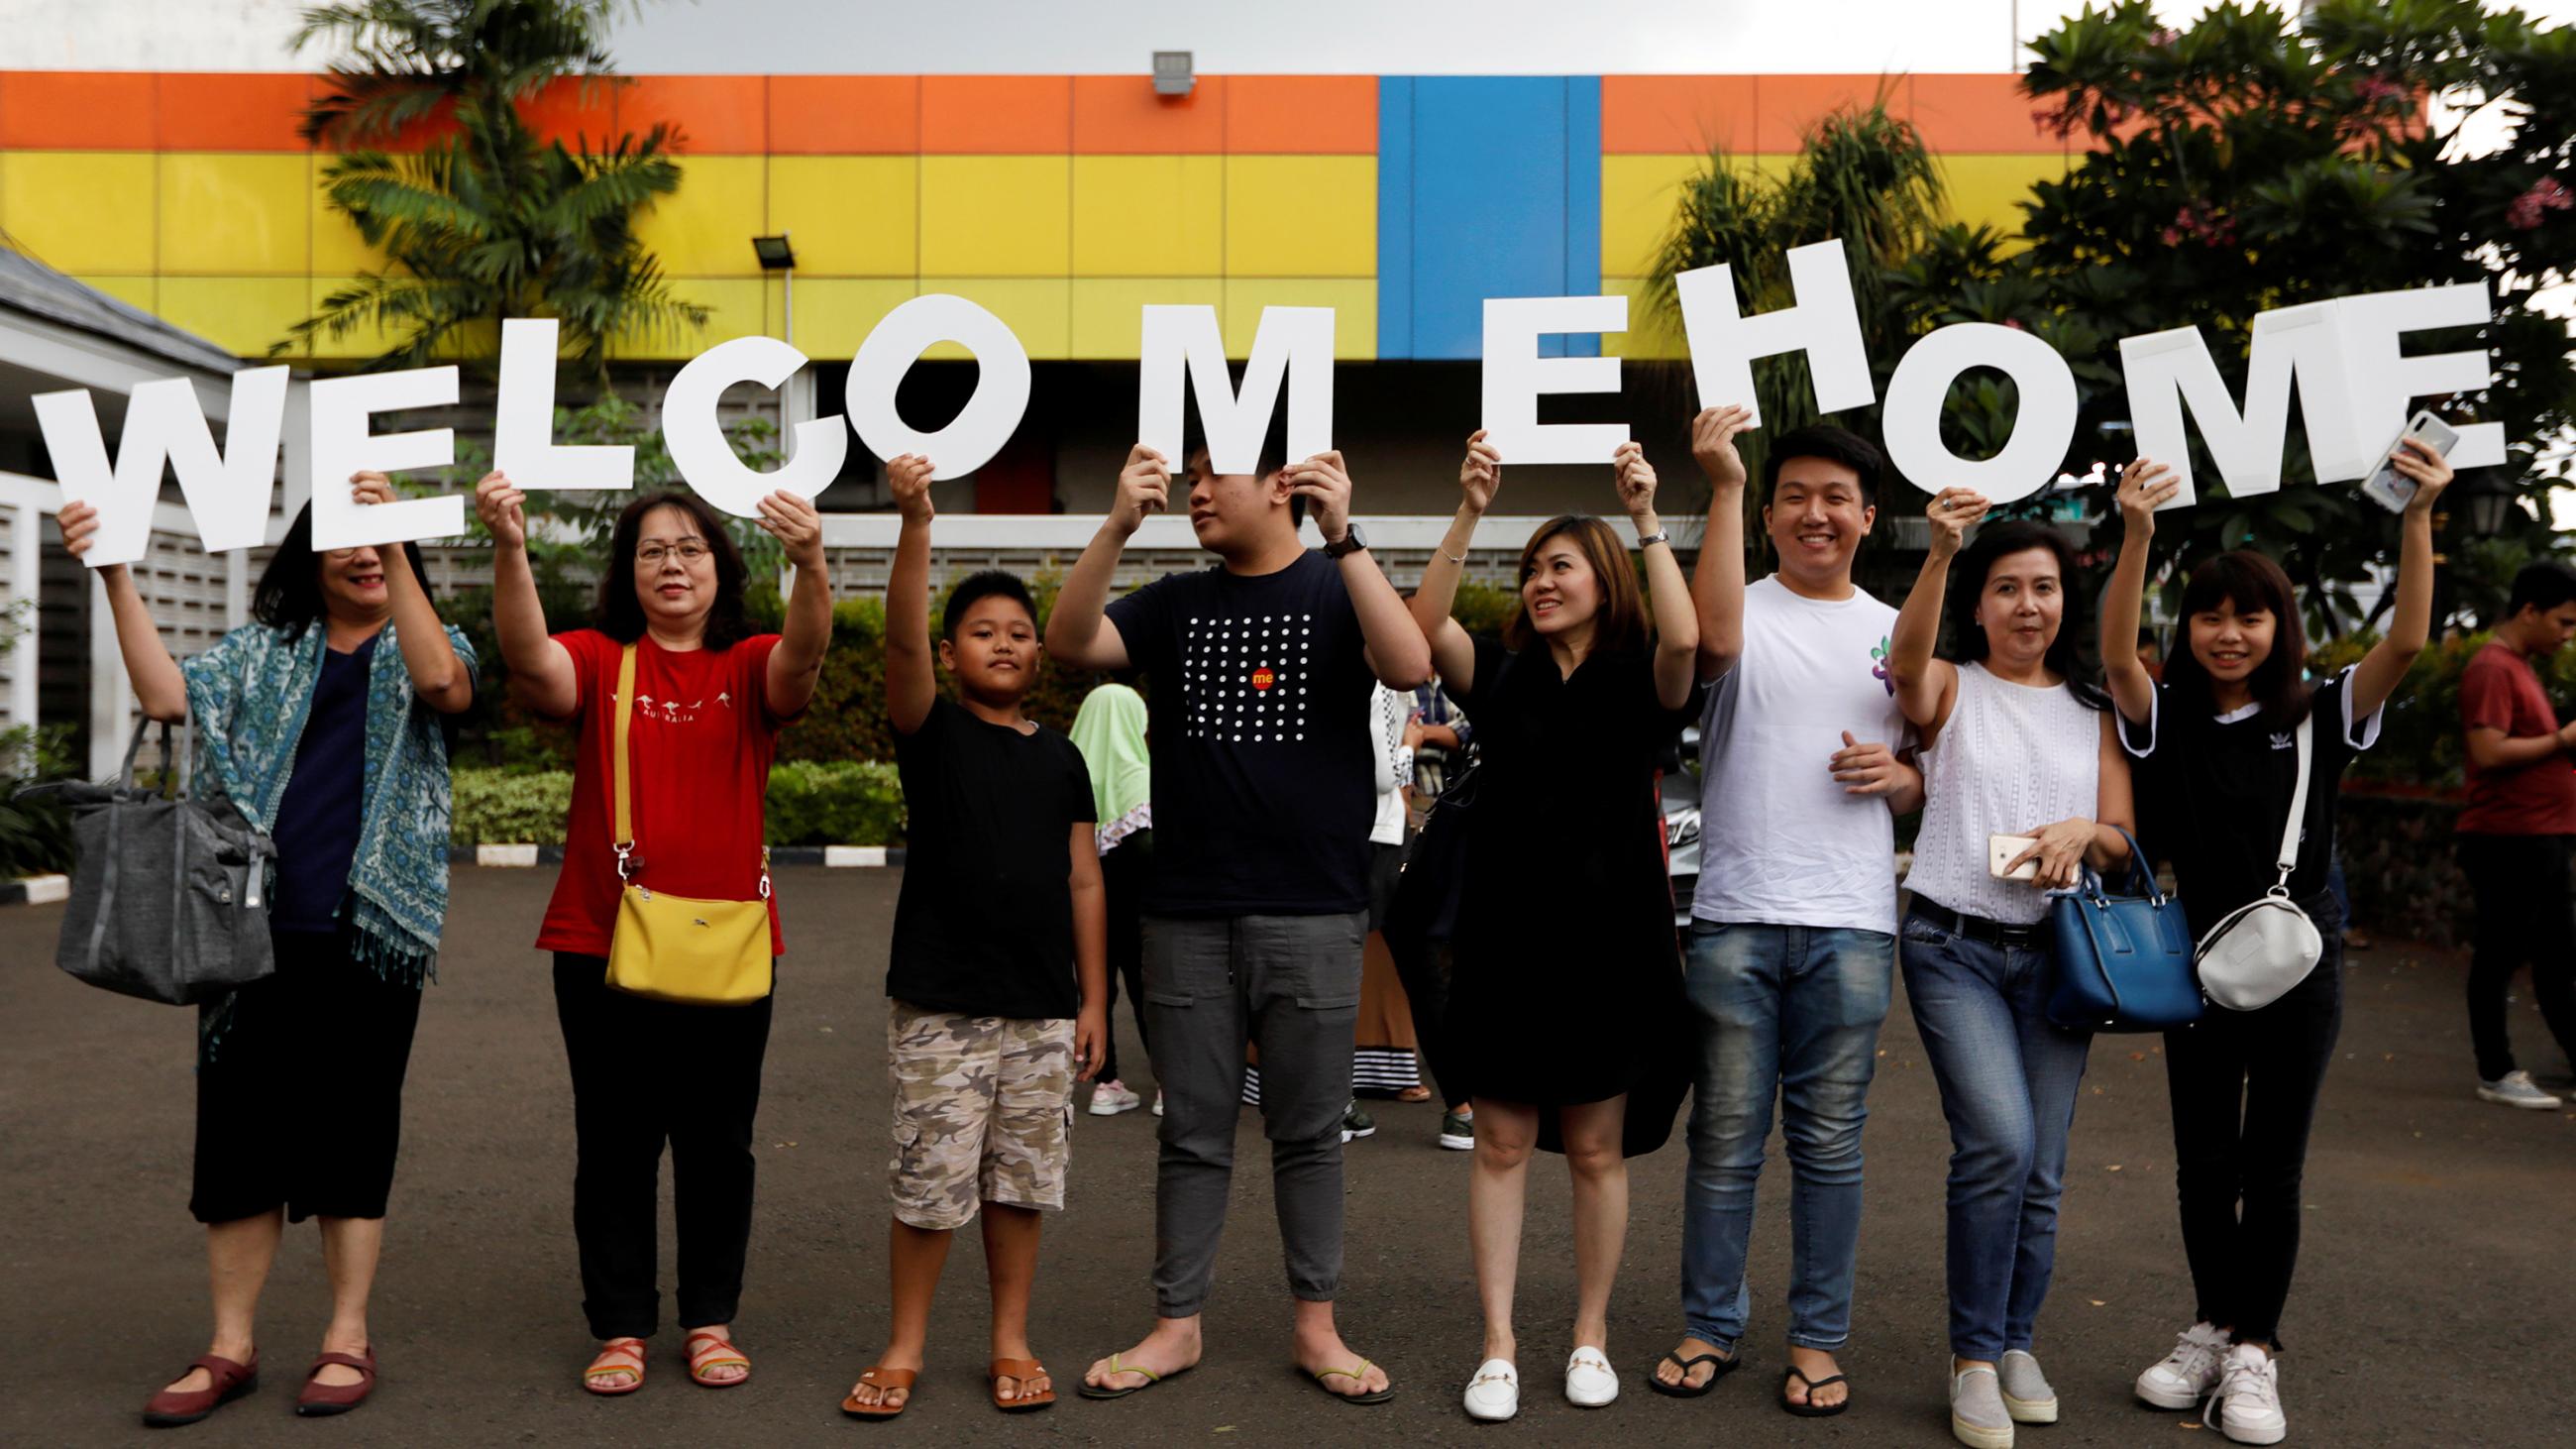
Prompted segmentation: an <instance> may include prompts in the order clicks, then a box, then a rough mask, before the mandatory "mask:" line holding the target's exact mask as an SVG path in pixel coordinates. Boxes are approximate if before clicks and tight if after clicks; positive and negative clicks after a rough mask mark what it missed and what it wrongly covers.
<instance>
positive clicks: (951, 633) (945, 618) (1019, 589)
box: [939, 569, 1038, 643]
mask: <svg viewBox="0 0 2576 1449" xmlns="http://www.w3.org/2000/svg"><path fill="white" fill-rule="evenodd" d="M995 597H999V598H1005V599H1015V600H1017V601H1018V602H1019V606H1020V607H1021V608H1023V609H1026V610H1028V611H1029V622H1030V623H1031V624H1035V623H1037V621H1038V603H1037V600H1035V599H1032V598H1030V597H1029V586H1028V585H1027V584H1024V583H1021V582H1020V576H1019V575H1018V574H1015V573H1012V572H1010V571H1009V570H1007V569H986V570H984V571H983V572H982V573H974V574H968V575H967V576H966V577H964V578H962V579H959V580H958V581H957V587H955V588H953V589H950V590H949V591H948V607H947V608H946V609H944V610H942V611H940V616H939V634H940V637H941V638H944V639H947V640H949V641H950V642H951V643H954V642H955V641H956V638H957V626H958V625H959V624H960V623H963V622H964V621H965V618H966V611H967V610H968V609H971V608H973V607H975V604H976V601H977V600H980V599H990V598H995Z"/></svg>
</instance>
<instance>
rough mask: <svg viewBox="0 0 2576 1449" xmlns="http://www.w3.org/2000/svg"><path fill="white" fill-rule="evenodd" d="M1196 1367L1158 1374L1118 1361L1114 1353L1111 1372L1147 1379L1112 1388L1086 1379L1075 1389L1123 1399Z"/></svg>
mask: <svg viewBox="0 0 2576 1449" xmlns="http://www.w3.org/2000/svg"><path fill="white" fill-rule="evenodd" d="M1195 1367H1197V1365H1195V1364H1192V1365H1189V1366H1188V1367H1184V1368H1176V1369H1174V1370H1172V1371H1171V1372H1170V1373H1167V1374H1158V1373H1156V1372H1154V1371H1153V1370H1152V1369H1147V1368H1138V1367H1136V1366H1135V1365H1134V1364H1131V1363H1120V1362H1119V1361H1118V1355H1116V1354H1114V1353H1113V1354H1111V1355H1110V1356H1109V1371H1110V1372H1111V1373H1113V1374H1143V1375H1144V1376H1145V1381H1144V1382H1143V1383H1141V1384H1138V1385H1136V1386H1135V1387H1134V1388H1127V1389H1112V1388H1106V1387H1104V1386H1102V1385H1100V1384H1095V1383H1092V1382H1090V1381H1089V1380H1087V1379H1086V1380H1085V1381H1083V1382H1082V1383H1080V1384H1077V1385H1076V1386H1075V1387H1074V1390H1073V1391H1074V1392H1075V1393H1077V1394H1080V1395H1082V1396H1083V1397H1084V1398H1086V1399H1123V1398H1125V1397H1127V1396H1128V1395H1129V1394H1141V1393H1143V1392H1145V1391H1146V1390H1147V1389H1150V1388H1153V1387H1154V1386H1156V1385H1157V1384H1161V1383H1164V1382H1166V1381H1168V1380H1171V1379H1176V1378H1179V1377H1180V1376H1181V1375H1183V1374H1185V1373H1188V1372H1189V1371H1190V1369H1191V1368H1195Z"/></svg>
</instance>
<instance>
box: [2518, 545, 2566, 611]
mask: <svg viewBox="0 0 2576 1449" xmlns="http://www.w3.org/2000/svg"><path fill="white" fill-rule="evenodd" d="M2569 603H2576V569H2571V568H2569V567H2568V566H2567V565H2565V564H2564V563H2561V562H2559V561H2558V560H2557V559H2554V558H2545V559H2542V560H2540V561H2539V562H2538V563H2529V564H2524V565H2523V566H2522V572H2520V573H2518V574H2515V575H2514V576H2513V596H2512V597H2511V598H2509V599H2507V600H2505V605H2504V616H2505V617H2506V618H2508V619H2510V618H2512V617H2513V616H2514V615H2516V614H2519V613H2521V612H2522V611H2523V610H2524V609H2526V608H2531V609H2537V610H2539V611H2540V612H2541V613H2544V614H2546V613H2548V612H2549V611H2550V610H2552V609H2555V608H2557V607H2558V606H2559V605H2561V604H2569Z"/></svg>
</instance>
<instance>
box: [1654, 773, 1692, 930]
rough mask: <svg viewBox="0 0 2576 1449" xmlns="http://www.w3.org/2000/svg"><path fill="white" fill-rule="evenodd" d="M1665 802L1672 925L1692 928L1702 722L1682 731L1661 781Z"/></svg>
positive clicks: (1666, 863)
mask: <svg viewBox="0 0 2576 1449" xmlns="http://www.w3.org/2000/svg"><path fill="white" fill-rule="evenodd" d="M1660 790H1661V792H1662V795H1663V806H1664V857H1665V873H1666V874H1667V875H1669V876H1670V877H1671V878H1672V885H1673V929H1674V930H1675V931H1683V932H1687V931H1688V930H1689V929H1690V911H1691V897H1692V896H1693V895H1694V894H1696V893H1697V892H1698V890H1699V726H1697V725H1692V726H1690V727H1688V728H1686V729H1684V730H1683V731H1682V738H1681V748H1680V750H1679V752H1678V757H1677V758H1676V759H1674V760H1672V761H1669V762H1668V763H1667V764H1666V766H1665V769H1664V775H1663V780H1662V783H1661V785H1660Z"/></svg>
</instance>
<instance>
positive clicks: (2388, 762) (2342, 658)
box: [2308, 634, 2576, 792]
mask: <svg viewBox="0 0 2576 1449" xmlns="http://www.w3.org/2000/svg"><path fill="white" fill-rule="evenodd" d="M2487 638H2488V636H2487V635H2485V634H2460V635H2454V636H2452V637H2450V638H2447V639H2439V640H2436V641H2434V643H2433V645H2432V647H2430V648H2428V649H2426V650H2425V651H2424V652H2423V653H2422V654H2420V655H2417V656H2416V659H2415V667H2414V668H2412V669H2409V670H2408V671H2406V679H2405V681H2404V682H2403V683H2401V684H2399V685H2398V686H2397V692H2396V693H2395V694H2392V695H2390V696H2389V698H2388V713H2387V714H2386V715H2385V716H2384V717H2383V718H2382V719H2381V721H2380V730H2379V743H2378V744H2377V745H2376V746H2374V747H2372V748H2371V749H2368V750H2365V751H2363V752H2362V754H2361V755H2360V757H2359V758H2357V759H2355V760H2354V761H2353V766H2352V778H2354V779H2356V780H2368V781H2374V782H2379V783H2384V784H2389V785H2407V786H2414V787H2419V788H2423V789H2428V790H2436V791H2446V792H2447V791H2456V790H2458V789H2459V788H2460V786H2461V783H2462V776H2461V773H2460V766H2461V756H2460V674H2461V672H2462V671H2463V670H2465V669H2467V668H2468V665H2469V661H2470V660H2471V659H2474V658H2476V657H2477V653H2478V651H2479V650H2480V649H2483V648H2485V647H2486V643H2487ZM2377 642H2378V639H2377V636H2375V635H2370V634H2347V635H2344V636H2343V637H2341V638H2339V639H2332V640H2329V641H2327V642H2326V643H2324V644H2321V645H2319V646H2318V647H2317V648H2316V650H2315V651H2314V652H2313V653H2311V654H2310V655H2309V660H2308V663H2309V668H2310V671H2311V672H2312V673H2314V674H2315V675H2316V676H2317V677H2319V678H2324V677H2325V676H2327V675H2330V674H2332V673H2334V672H2336V671H2338V670H2340V669H2342V668H2344V667H2345V666H2347V665H2351V664H2357V663H2359V662H2360V661H2361V656H2362V655H2364V654H2366V653H2368V652H2370V646H2371V645H2372V644H2375V643H2377ZM2540 683H2541V686H2542V688H2544V689H2546V690H2548V692H2549V700H2550V704H2551V706H2552V707H2553V708H2555V709H2556V710H2557V711H2558V717H2559V718H2560V719H2561V720H2565V719H2567V718H2569V717H2570V715H2569V709H2570V707H2571V705H2576V650H2570V649H2562V650H2560V651H2559V652H2558V653H2557V654H2556V655H2555V656H2553V657H2552V658H2550V659H2549V660H2548V661H2547V662H2546V663H2545V664H2543V665H2542V666H2541V669H2540Z"/></svg>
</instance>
